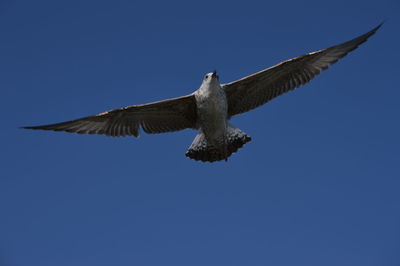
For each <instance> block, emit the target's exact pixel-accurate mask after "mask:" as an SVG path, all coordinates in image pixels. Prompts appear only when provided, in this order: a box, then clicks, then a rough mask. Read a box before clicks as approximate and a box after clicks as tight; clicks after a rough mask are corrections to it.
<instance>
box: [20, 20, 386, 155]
mask: <svg viewBox="0 0 400 266" xmlns="http://www.w3.org/2000/svg"><path fill="white" fill-rule="evenodd" d="M381 26H382V23H381V24H379V25H378V26H376V27H375V28H373V29H372V30H370V31H369V32H367V33H365V34H363V35H361V36H359V37H356V38H354V39H352V40H350V41H347V42H344V43H341V44H338V45H334V46H331V47H329V48H326V49H322V50H317V51H314V52H311V53H307V54H305V55H302V56H299V57H295V58H292V59H289V60H286V61H283V62H281V63H278V64H276V65H274V66H272V67H269V68H266V69H264V70H261V71H259V72H256V73H254V74H251V75H249V76H246V77H244V78H241V79H239V80H236V81H233V82H230V83H225V84H221V83H220V82H219V76H218V74H217V71H214V72H211V73H207V74H206V75H205V76H204V78H203V80H202V83H201V85H200V87H199V89H197V90H196V91H194V92H193V93H191V94H189V95H186V96H182V97H177V98H171V99H167V100H162V101H157V102H152V103H147V104H139V105H131V106H127V107H123V108H119V109H114V110H110V111H106V112H102V113H99V114H96V115H91V116H87V117H83V118H79V119H75V120H71V121H67V122H62V123H56V124H49V125H41V126H25V127H22V128H25V129H42V130H54V131H65V132H71V133H77V134H102V135H106V136H111V137H124V136H133V137H138V136H139V131H140V129H141V130H143V131H144V132H145V133H148V134H157V133H165V132H173V131H179V130H184V129H193V130H197V135H196V137H195V138H194V140H193V142H192V144H191V145H190V146H189V148H188V150H187V152H186V153H185V155H186V156H187V157H188V158H190V159H193V160H196V161H202V162H216V161H223V160H225V161H227V159H228V157H230V156H231V155H232V154H233V153H235V152H237V151H238V150H239V149H240V148H242V147H243V146H244V145H245V144H246V143H248V142H249V141H251V137H250V136H249V135H247V134H246V133H245V132H244V131H242V130H241V129H239V128H237V127H235V126H234V125H233V124H231V123H230V119H231V118H232V117H234V116H236V115H239V114H242V113H245V112H248V111H250V110H253V109H254V108H257V107H259V106H261V105H263V104H265V103H267V102H269V101H270V100H272V99H274V98H276V97H278V96H280V95H282V94H284V93H286V92H289V91H292V90H294V89H295V88H298V87H300V86H302V85H304V84H306V83H308V82H309V81H310V80H312V79H313V78H314V77H315V76H317V75H318V74H319V73H321V72H322V71H323V70H325V69H327V68H328V67H330V66H331V65H332V64H334V63H336V62H337V61H338V60H339V59H341V58H342V57H344V56H346V55H347V54H348V53H349V52H351V51H353V50H355V49H356V48H358V47H359V45H361V44H362V43H364V42H366V41H367V40H368V38H369V37H371V36H372V35H374V34H375V32H376V31H377V30H378V29H379V28H380V27H381Z"/></svg>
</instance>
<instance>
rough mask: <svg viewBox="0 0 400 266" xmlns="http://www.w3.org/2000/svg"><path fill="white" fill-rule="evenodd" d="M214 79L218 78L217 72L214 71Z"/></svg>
mask: <svg viewBox="0 0 400 266" xmlns="http://www.w3.org/2000/svg"><path fill="white" fill-rule="evenodd" d="M212 77H213V78H218V75H217V70H214V72H213V73H212Z"/></svg>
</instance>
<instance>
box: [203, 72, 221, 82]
mask: <svg viewBox="0 0 400 266" xmlns="http://www.w3.org/2000/svg"><path fill="white" fill-rule="evenodd" d="M218 79H219V77H218V75H217V70H214V72H211V73H207V74H206V75H205V76H204V79H203V84H212V83H215V82H217V83H219V80H218Z"/></svg>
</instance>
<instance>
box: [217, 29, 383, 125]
mask: <svg viewBox="0 0 400 266" xmlns="http://www.w3.org/2000/svg"><path fill="white" fill-rule="evenodd" d="M382 24H383V23H381V24H379V25H378V26H376V27H375V28H373V29H372V30H371V31H369V32H367V33H365V34H363V35H361V36H359V37H357V38H354V39H352V40H350V41H347V42H344V43H341V44H338V45H335V46H332V47H329V48H326V49H323V50H318V51H315V52H312V53H309V54H306V55H303V56H299V57H296V58H293V59H289V60H287V61H283V62H281V63H279V64H277V65H275V66H272V67H270V68H267V69H264V70H262V71H260V72H257V73H255V74H252V75H250V76H247V77H244V78H242V79H240V80H237V81H234V82H231V83H227V84H224V85H223V87H224V89H225V93H226V95H227V100H228V116H229V117H232V116H234V115H237V114H241V113H245V112H247V111H250V110H252V109H254V108H256V107H258V106H260V105H263V104H265V103H267V102H268V101H270V100H272V99H273V98H275V97H277V96H280V95H282V94H284V93H286V92H288V91H291V90H293V89H295V88H298V87H300V86H302V85H304V84H306V83H307V82H309V81H310V80H312V79H313V78H314V77H315V76H317V75H318V74H319V73H321V72H322V71H323V70H325V69H327V68H328V67H329V66H331V65H332V64H334V63H336V62H337V61H338V60H339V59H340V58H342V57H344V56H346V55H347V54H348V53H349V52H351V51H353V50H354V49H356V48H357V47H358V46H359V45H361V44H362V43H364V42H366V41H367V40H368V38H369V37H371V36H372V35H373V34H375V32H376V31H377V30H378V29H379V28H380V27H381V26H382Z"/></svg>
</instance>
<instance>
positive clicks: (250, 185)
mask: <svg viewBox="0 0 400 266" xmlns="http://www.w3.org/2000/svg"><path fill="white" fill-rule="evenodd" d="M399 14H400V3H399V1H398V0H386V1H385V0H382V1H368V0H367V1H362V2H361V1H349V0H347V1H341V0H338V1H320V0H318V1H238V2H232V1H207V0H206V1H196V2H194V1H193V2H189V1H140V2H139V1H43V0H41V1H22V0H21V1H5V0H2V1H1V2H0V32H1V41H0V58H1V59H0V71H1V72H0V73H1V75H0V88H1V98H0V101H1V105H0V108H1V112H0V114H1V121H2V126H1V131H0V134H1V138H0V141H1V143H0V144H1V150H0V162H1V178H0V215H1V216H0V265H2V266H3V265H5V266H9V265H10V266H19V265H38V266H39V265H40V266H46V265H49V266H54V265H57V266H64V265H71V266H72V265H73V266H76V265H96V266H101V265H141V266H147V265H182V266H183V265H246V266H247V265H250V266H251V265H274V266H281V265H307V266H310V265H315V266H317V265H318V266H320V265H325V266H329V265H363V266H367V265H371V266H372V265H373V266H376V265H386V266H387V265H399V263H400V252H399V250H400V194H399V188H400V152H399V150H400V142H399V136H400V125H399V114H400V107H399V103H398V102H399V98H400V88H399V86H398V78H399V76H400V68H399V61H400V54H399V47H400V35H399V27H400V21H399V19H400V17H399ZM384 19H387V21H386V23H385V24H384V26H383V27H382V28H381V29H380V31H379V32H378V33H377V34H376V35H375V36H373V37H372V38H371V39H370V40H369V41H368V42H367V43H365V44H364V45H362V46H361V47H360V48H359V49H358V50H356V51H354V52H353V53H351V54H350V55H349V56H348V57H346V58H344V59H343V60H342V61H340V62H339V63H337V64H336V65H334V66H333V67H332V68H331V69H329V70H328V71H326V72H324V73H322V74H321V75H320V76H318V77H317V78H316V79H315V80H314V81H313V82H311V83H310V84H308V85H306V86H304V87H302V88H299V89H297V90H296V91H295V92H291V93H288V94H286V95H284V96H281V97H279V98H277V99H275V100H273V101H272V102H270V103H268V104H267V105H265V106H263V107H261V108H258V109H257V110H254V111H252V112H250V113H247V114H244V115H241V116H238V117H235V118H234V119H233V120H232V122H233V123H234V124H235V125H236V126H238V127H239V128H241V129H242V130H244V131H245V132H247V133H248V134H249V135H250V136H252V138H253V141H252V142H250V143H248V144H247V145H246V146H245V147H244V148H243V149H241V150H240V151H239V152H238V153H236V154H234V155H233V156H232V157H231V158H230V159H229V161H228V162H227V163H225V162H219V163H213V164H209V163H199V162H195V161H191V160H189V159H188V158H186V157H185V156H184V153H185V151H186V149H187V147H188V146H189V145H190V143H191V141H192V139H193V138H194V136H195V134H196V133H195V132H194V131H191V130H186V131H182V132H178V133H170V134H162V135H145V134H142V135H141V137H140V138H139V139H134V138H108V137H104V136H88V135H75V134H68V133H56V132H46V131H28V130H22V129H18V127H19V126H26V125H38V124H47V123H54V122H61V121H65V120H70V119H75V118H78V117H82V116H86V115H90V114H95V113H99V112H102V111H105V110H109V109H113V108H118V107H122V106H125V105H132V104H141V103H147V102H151V101H156V100H161V99H165V98H170V97H177V96H181V95H185V94H188V93H191V92H193V91H194V90H196V89H197V88H198V87H199V85H200V83H201V80H202V78H203V75H204V74H205V73H206V72H210V71H212V70H214V69H217V70H218V72H219V75H220V79H221V82H225V83H226V82H230V81H233V80H236V79H239V78H241V77H243V76H246V75H248V74H251V73H254V72H256V71H259V70H261V69H263V68H266V67H269V66H271V65H273V64H276V63H278V62H280V61H281V60H285V59H289V58H291V57H295V56H299V55H302V54H304V53H307V52H311V51H314V50H317V49H322V48H326V47H328V46H331V45H334V44H337V43H340V42H343V41H347V40H349V39H351V38H353V37H356V36H358V35H360V34H362V33H365V32H367V31H368V30H370V29H371V28H373V27H374V26H376V25H377V24H378V23H380V22H381V21H382V20H384Z"/></svg>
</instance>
